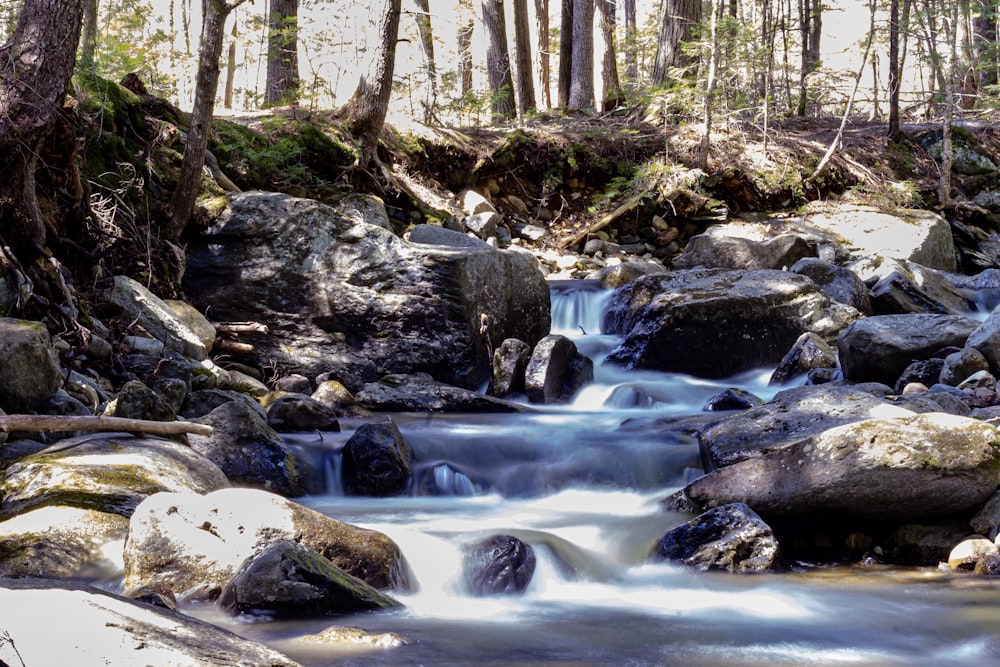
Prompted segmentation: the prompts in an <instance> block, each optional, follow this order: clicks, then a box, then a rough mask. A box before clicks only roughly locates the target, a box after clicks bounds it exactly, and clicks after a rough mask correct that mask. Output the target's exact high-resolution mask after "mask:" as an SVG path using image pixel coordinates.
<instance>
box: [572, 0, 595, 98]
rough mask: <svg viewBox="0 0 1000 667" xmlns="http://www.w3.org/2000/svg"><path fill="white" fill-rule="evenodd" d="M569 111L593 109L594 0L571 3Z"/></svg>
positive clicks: (575, 0) (579, 0)
mask: <svg viewBox="0 0 1000 667" xmlns="http://www.w3.org/2000/svg"><path fill="white" fill-rule="evenodd" d="M572 73H573V75H572V77H571V79H570V85H569V104H568V105H567V106H568V107H569V108H570V109H593V108H594V0H574V2H573V69H572Z"/></svg>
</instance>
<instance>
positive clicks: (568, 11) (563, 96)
mask: <svg viewBox="0 0 1000 667" xmlns="http://www.w3.org/2000/svg"><path fill="white" fill-rule="evenodd" d="M573 1H574V0H562V9H561V12H560V14H559V84H558V90H557V95H558V100H559V106H560V107H568V106H569V88H570V85H571V84H572V82H573Z"/></svg>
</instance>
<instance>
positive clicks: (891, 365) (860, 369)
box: [837, 314, 1000, 386]
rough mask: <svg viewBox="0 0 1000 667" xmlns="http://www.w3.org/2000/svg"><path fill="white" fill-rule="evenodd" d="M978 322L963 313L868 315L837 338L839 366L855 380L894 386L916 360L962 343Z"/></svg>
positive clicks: (848, 376)
mask: <svg viewBox="0 0 1000 667" xmlns="http://www.w3.org/2000/svg"><path fill="white" fill-rule="evenodd" d="M998 322H1000V319H998ZM978 326H979V323H978V322H976V321H975V320H973V319H970V318H968V317H962V316H960V315H930V314H909V315H876V316H874V317H865V318H862V319H860V320H857V321H856V322H854V323H852V324H851V325H850V326H848V327H847V328H846V329H845V330H844V331H843V333H841V334H840V337H839V338H838V339H837V349H838V351H839V353H840V366H841V369H843V372H844V377H845V378H846V379H848V380H851V381H853V382H882V383H884V384H887V385H889V386H893V385H894V384H895V383H896V380H897V379H898V378H899V376H900V375H902V373H903V371H904V370H905V369H906V367H907V366H909V365H910V364H911V363H912V362H913V361H915V360H916V361H922V360H925V359H930V358H931V357H932V356H934V355H935V354H936V353H937V352H939V351H941V350H943V349H944V348H947V347H952V346H954V347H958V348H961V347H963V346H964V345H965V344H966V341H967V340H968V339H969V337H970V335H971V334H972V332H973V331H975V330H976V328H977V327H978ZM987 358H989V356H988V355H987Z"/></svg>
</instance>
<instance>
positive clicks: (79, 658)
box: [0, 579, 298, 667]
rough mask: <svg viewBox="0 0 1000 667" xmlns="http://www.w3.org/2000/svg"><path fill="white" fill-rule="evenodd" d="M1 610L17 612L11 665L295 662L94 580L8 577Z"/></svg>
mask: <svg viewBox="0 0 1000 667" xmlns="http://www.w3.org/2000/svg"><path fill="white" fill-rule="evenodd" d="M0 608H2V609H4V610H7V611H8V612H13V611H16V613H5V614H4V620H3V631H4V635H5V639H6V640H7V641H5V642H2V643H0V662H2V663H3V664H6V665H121V666H124V665H171V666H172V667H233V665H240V666H241V667H296V666H297V665H298V663H296V662H295V661H293V660H291V659H290V658H287V657H285V656H284V655H282V654H281V653H279V652H277V651H275V650H273V649H270V648H268V647H266V646H264V645H263V644H258V643H257V642H253V641H250V640H248V639H243V638H242V637H239V636H237V635H235V634H233V633H231V632H229V631H227V630H223V629H222V628H219V627H216V626H214V625H212V624H211V623H206V622H205V621H200V620H198V619H196V618H192V617H191V616H187V615H185V614H179V613H177V612H173V611H168V610H166V609H162V608H160V607H157V606H153V605H150V604H144V603H142V602H136V601H134V600H129V599H127V598H124V597H120V596H117V595H112V594H110V593H107V592H104V591H101V590H98V589H96V588H91V587H89V586H82V585H77V584H69V583H67V582H58V584H54V583H53V582H49V581H39V580H13V579H6V580H3V584H2V586H0ZM43 628H58V629H59V630H58V633H57V635H58V636H54V635H53V633H51V632H45V631H43V630H42V629H43ZM15 648H16V650H15Z"/></svg>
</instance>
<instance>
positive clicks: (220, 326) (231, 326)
mask: <svg viewBox="0 0 1000 667" xmlns="http://www.w3.org/2000/svg"><path fill="white" fill-rule="evenodd" d="M213 326H214V327H215V330H216V331H217V332H219V333H228V334H241V333H260V334H266V333H268V328H267V325H266V324H261V323H260V322H215V323H214V324H213Z"/></svg>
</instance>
